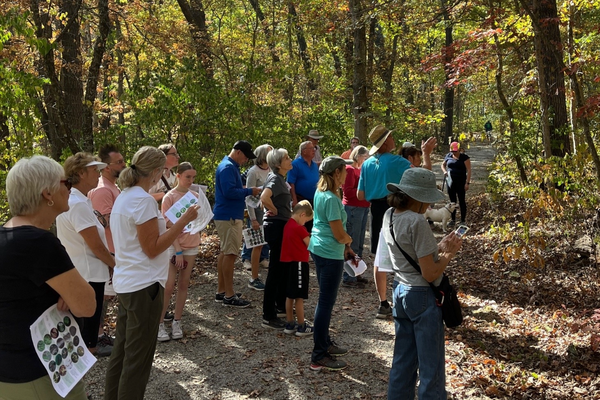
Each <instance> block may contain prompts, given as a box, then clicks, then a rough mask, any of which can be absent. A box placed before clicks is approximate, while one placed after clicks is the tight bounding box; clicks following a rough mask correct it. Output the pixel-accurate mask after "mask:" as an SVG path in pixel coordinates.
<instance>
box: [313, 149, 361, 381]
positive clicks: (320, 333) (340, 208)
mask: <svg viewBox="0 0 600 400" xmlns="http://www.w3.org/2000/svg"><path fill="white" fill-rule="evenodd" d="M319 174H320V175H321V176H320V178H319V183H318V184H317V191H316V192H315V198H314V220H313V222H314V223H313V228H312V236H311V238H310V244H309V245H308V250H309V251H310V252H311V254H312V258H313V260H314V262H315V265H316V267H317V281H318V282H319V300H318V302H317V308H316V310H315V321H314V335H313V338H314V342H315V346H314V348H313V352H312V356H311V363H310V369H312V370H314V371H319V370H320V369H321V368H327V369H329V370H340V369H344V368H346V363H345V362H343V361H338V360H337V359H336V357H338V356H343V355H345V354H346V353H347V352H348V350H346V349H343V348H341V347H339V346H337V345H336V344H335V343H334V341H333V340H332V339H331V337H330V336H329V323H330V321H331V311H332V310H333V306H334V304H335V300H336V298H337V292H338V288H339V286H340V281H341V279H342V271H343V269H344V259H345V258H348V257H349V256H354V253H353V252H352V250H351V249H350V243H351V242H352V238H351V237H350V235H348V234H347V233H346V229H345V226H346V211H344V205H343V204H342V200H341V198H340V196H339V188H340V186H341V185H342V183H344V181H345V180H346V160H344V159H343V158H341V157H337V156H333V157H327V158H326V159H325V160H323V162H322V163H321V166H320V167H319Z"/></svg>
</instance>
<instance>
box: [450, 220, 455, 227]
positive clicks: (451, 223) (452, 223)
mask: <svg viewBox="0 0 600 400" xmlns="http://www.w3.org/2000/svg"><path fill="white" fill-rule="evenodd" d="M454 225H456V221H455V220H452V221H450V222H448V226H454Z"/></svg>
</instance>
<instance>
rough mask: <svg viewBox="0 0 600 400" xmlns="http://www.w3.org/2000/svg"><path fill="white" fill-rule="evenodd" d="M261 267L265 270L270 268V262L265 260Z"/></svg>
mask: <svg viewBox="0 0 600 400" xmlns="http://www.w3.org/2000/svg"><path fill="white" fill-rule="evenodd" d="M260 266H261V267H263V268H269V260H268V259H266V258H265V259H264V260H262V261H261V262H260Z"/></svg>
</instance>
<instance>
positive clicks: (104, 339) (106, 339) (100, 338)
mask: <svg viewBox="0 0 600 400" xmlns="http://www.w3.org/2000/svg"><path fill="white" fill-rule="evenodd" d="M98 343H104V344H105V345H108V346H114V345H115V338H113V337H110V336H108V335H107V334H106V333H103V334H102V336H98Z"/></svg>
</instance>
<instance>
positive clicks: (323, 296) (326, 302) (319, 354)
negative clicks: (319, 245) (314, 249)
mask: <svg viewBox="0 0 600 400" xmlns="http://www.w3.org/2000/svg"><path fill="white" fill-rule="evenodd" d="M311 254H312V258H313V260H314V262H315V266H316V267H317V282H318V283H319V300H318V301H317V307H316V308H315V321H314V328H315V331H314V334H313V339H314V342H315V347H314V348H313V352H312V356H311V359H312V361H313V362H316V361H319V360H320V359H322V358H323V357H325V356H326V355H327V350H328V349H329V346H331V344H332V343H331V337H330V336H329V323H330V322H331V312H332V311H333V306H334V305H335V300H336V298H337V294H338V289H339V288H340V281H341V279H342V271H343V269H344V260H332V259H329V258H323V257H319V256H318V255H316V254H314V253H311Z"/></svg>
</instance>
